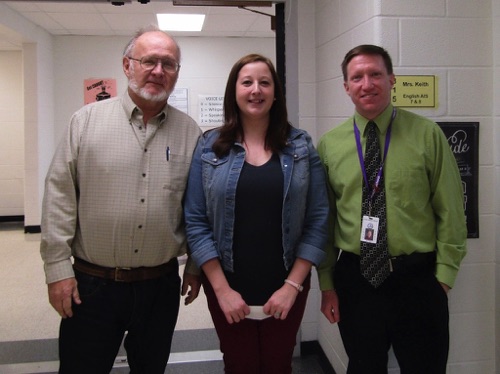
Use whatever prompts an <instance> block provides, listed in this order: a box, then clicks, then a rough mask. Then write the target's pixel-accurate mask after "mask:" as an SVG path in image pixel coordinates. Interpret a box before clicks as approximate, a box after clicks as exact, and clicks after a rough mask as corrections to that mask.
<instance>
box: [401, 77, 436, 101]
mask: <svg viewBox="0 0 500 374" xmlns="http://www.w3.org/2000/svg"><path fill="white" fill-rule="evenodd" d="M436 92H437V89H436V76H434V75H396V83H395V84H394V87H393V88H392V104H393V105H394V106H398V107H413V108H435V107H436Z"/></svg>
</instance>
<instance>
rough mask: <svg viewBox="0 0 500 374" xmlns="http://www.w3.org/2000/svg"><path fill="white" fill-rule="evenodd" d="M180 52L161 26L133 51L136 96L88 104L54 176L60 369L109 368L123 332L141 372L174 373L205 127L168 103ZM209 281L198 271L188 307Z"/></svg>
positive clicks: (50, 198)
mask: <svg viewBox="0 0 500 374" xmlns="http://www.w3.org/2000/svg"><path fill="white" fill-rule="evenodd" d="M179 62H180V49H179V46H178V45H177V43H176V42H175V41H174V40H173V39H172V37H170V36H169V35H168V34H166V33H164V32H163V31H160V30H159V29H158V28H156V27H153V26H150V27H147V28H144V29H142V30H140V31H138V32H137V34H136V35H135V36H134V37H133V38H132V39H131V40H130V42H129V43H128V44H127V46H126V48H125V50H124V55H123V71H124V72H125V75H126V76H127V78H128V82H129V84H128V89H127V91H126V92H125V93H124V94H123V95H122V96H121V97H118V98H112V99H107V100H104V101H99V102H96V103H93V104H90V105H87V106H85V107H83V108H82V109H80V110H78V111H77V112H76V113H75V114H74V115H73V116H72V118H71V123H70V125H69V127H68V129H67V131H66V133H65V136H64V137H63V139H62V142H61V144H60V145H59V146H58V148H57V150H56V153H55V155H54V158H53V160H52V164H51V166H50V169H49V172H48V174H47V177H46V182H45V195H44V201H43V211H42V242H41V254H42V258H43V260H44V267H45V274H46V282H47V284H48V291H49V301H50V303H51V305H52V306H53V307H54V309H55V310H56V311H57V312H58V313H59V314H60V316H61V317H62V319H61V328H60V336H59V355H60V370H59V372H60V373H71V374H75V373H86V374H88V373H109V372H110V371H111V369H112V367H113V363H114V360H115V358H116V354H117V352H118V349H119V347H120V345H121V342H122V339H123V337H124V335H125V333H126V332H127V336H126V338H125V342H124V346H125V349H126V351H127V358H128V363H129V365H130V368H131V372H136V373H148V374H153V373H164V371H165V367H166V365H167V361H168V358H169V354H170V346H171V340H172V335H173V331H174V328H175V324H176V321H177V315H178V312H179V303H180V289H181V281H180V278H179V272H178V262H177V257H178V256H180V255H183V254H184V253H186V238H185V232H184V224H183V214H182V205H181V202H182V198H183V194H184V189H185V185H186V180H187V176H188V171H189V165H190V162H191V157H192V153H193V150H194V148H195V146H196V143H197V140H198V137H199V135H200V134H201V131H200V129H199V127H198V126H197V124H196V122H195V121H194V120H193V119H192V118H190V117H189V116H187V115H186V114H184V113H182V112H180V111H179V110H177V109H175V108H173V107H171V106H170V105H168V104H167V100H168V98H169V95H170V94H171V92H172V90H173V89H174V87H175V84H176V82H177V78H178V76H179V68H180V64H179ZM199 288H200V283H199V279H198V276H197V269H196V268H195V267H194V266H191V264H190V262H189V261H188V264H187V266H186V270H185V273H184V279H183V284H182V291H181V293H182V294H183V295H185V294H187V297H186V299H185V303H186V304H189V303H191V302H192V301H193V300H194V299H195V298H196V297H197V295H198V292H199Z"/></svg>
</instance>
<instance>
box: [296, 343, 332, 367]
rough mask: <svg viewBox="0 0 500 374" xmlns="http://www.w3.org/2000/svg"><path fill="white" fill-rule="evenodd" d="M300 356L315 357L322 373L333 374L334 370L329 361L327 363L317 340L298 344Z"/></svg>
mask: <svg viewBox="0 0 500 374" xmlns="http://www.w3.org/2000/svg"><path fill="white" fill-rule="evenodd" d="M300 355H301V356H308V355H316V356H317V358H318V362H319V365H320V366H321V369H322V370H323V372H324V373H325V374H335V370H333V367H332V364H330V361H328V357H326V354H325V352H324V351H323V348H321V345H320V344H319V342H318V341H317V340H313V341H308V342H302V343H300Z"/></svg>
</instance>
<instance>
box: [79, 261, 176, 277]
mask: <svg viewBox="0 0 500 374" xmlns="http://www.w3.org/2000/svg"><path fill="white" fill-rule="evenodd" d="M73 268H74V269H75V270H77V271H80V272H82V273H84V274H87V275H91V276H93V277H98V278H104V279H111V280H114V281H117V282H138V281H145V280H150V279H156V278H161V277H163V276H165V275H167V274H170V273H171V272H174V271H179V270H178V269H179V267H178V262H177V258H173V259H172V260H170V261H169V262H167V263H165V264H161V265H158V266H153V267H146V266H141V267H137V268H127V267H116V268H108V267H104V266H99V265H95V264H91V263H90V262H87V261H84V260H82V259H80V258H77V257H75V263H74V264H73Z"/></svg>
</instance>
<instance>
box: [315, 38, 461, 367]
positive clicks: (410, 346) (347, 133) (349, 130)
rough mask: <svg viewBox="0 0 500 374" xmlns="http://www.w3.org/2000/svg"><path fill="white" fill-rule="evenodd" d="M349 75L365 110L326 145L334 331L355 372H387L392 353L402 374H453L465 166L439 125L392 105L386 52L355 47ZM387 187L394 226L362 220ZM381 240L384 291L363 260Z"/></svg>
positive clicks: (325, 284)
mask: <svg viewBox="0 0 500 374" xmlns="http://www.w3.org/2000/svg"><path fill="white" fill-rule="evenodd" d="M342 72H343V76H344V88H345V90H346V93H347V94H348V95H349V96H350V98H351V100H352V102H353V103H354V105H355V109H356V111H355V113H354V116H353V117H351V118H349V119H348V120H347V121H345V122H344V123H342V124H341V125H340V126H338V127H336V128H334V129H332V130H330V131H329V132H327V133H326V134H324V135H323V136H322V137H321V139H320V141H319V143H318V152H319V154H320V157H321V159H322V161H323V164H324V166H325V168H326V171H327V174H328V184H329V193H330V206H331V222H332V224H331V225H330V240H329V243H328V248H327V254H328V255H327V258H326V260H325V261H324V262H323V263H322V264H321V266H320V267H319V268H318V276H319V281H320V288H321V290H322V303H321V310H322V312H323V314H324V315H325V316H326V318H327V319H328V320H329V321H330V322H331V323H335V322H339V330H340V333H341V336H342V341H343V343H344V346H345V349H346V352H347V354H348V356H349V366H348V370H347V372H348V373H350V374H351V373H370V374H376V373H387V360H388V350H389V348H390V347H391V346H392V347H393V349H394V353H395V356H396V358H397V360H398V363H399V366H400V368H401V372H402V373H426V374H428V373H445V372H446V363H447V359H448V349H449V330H448V319H449V314H448V299H447V292H448V290H449V289H450V288H451V287H453V285H454V282H455V278H456V276H457V272H458V269H459V266H460V263H461V261H462V259H463V257H464V256H465V253H466V238H467V228H466V222H465V214H464V209H463V191H462V187H461V180H460V175H459V172H458V168H457V164H456V161H455V159H454V156H453V154H452V152H451V150H450V147H449V145H448V142H447V139H446V138H445V136H444V134H443V132H442V131H441V129H440V128H439V127H438V125H437V124H435V123H434V122H432V121H430V120H428V119H426V118H424V117H422V116H419V115H416V114H414V113H411V112H408V111H405V110H402V109H399V108H394V107H393V106H392V105H391V90H392V87H393V85H394V83H395V76H394V73H393V69H392V62H391V58H390V56H389V54H388V53H387V51H386V50H384V49H383V48H381V47H378V46H374V45H360V46H358V47H355V48H353V49H352V50H351V51H349V52H348V53H347V54H346V56H345V58H344V61H343V62H342ZM372 121H373V122H374V123H375V126H376V132H377V136H378V140H379V143H380V148H381V149H382V152H381V153H382V155H381V157H382V160H383V161H382V162H381V163H380V166H378V165H377V167H379V169H378V170H379V174H378V176H379V182H380V185H378V184H377V185H370V184H371V183H372V182H368V183H367V182H365V181H368V180H369V179H368V178H367V177H366V176H367V175H366V174H367V172H366V169H365V164H366V162H364V150H365V144H366V136H367V134H366V133H367V131H366V132H365V129H366V128H367V124H368V122H372ZM384 187H385V211H386V212H385V213H384V216H385V218H382V217H377V215H375V216H374V217H371V214H369V213H366V212H365V213H362V200H364V199H368V198H367V197H363V196H370V198H373V196H374V195H377V194H379V193H380V191H381V189H384ZM363 189H366V190H367V191H369V192H371V193H373V195H370V194H368V195H366V194H365V195H364V194H363ZM370 213H372V212H371V211H370ZM380 216H381V215H380ZM379 218H380V219H381V221H380V222H382V219H383V220H384V222H385V221H386V223H387V224H386V227H387V229H386V234H385V233H384V234H382V231H381V232H380V233H379V232H375V233H374V235H373V238H374V239H372V237H371V235H370V236H369V238H368V237H367V236H365V232H366V230H367V229H370V230H371V228H372V225H369V224H368V225H367V222H375V221H376V222H377V223H378V221H379ZM375 226H376V227H375V231H377V230H378V227H377V225H375ZM381 226H382V224H381ZM380 230H382V228H380ZM384 232H385V230H384ZM361 233H363V235H362V234H361ZM377 234H379V235H378V236H379V239H378V240H379V241H380V240H382V239H381V238H385V237H386V238H387V239H386V243H387V245H385V248H387V249H388V252H389V253H388V255H386V257H385V258H384V260H383V261H382V262H383V263H384V264H385V265H386V266H387V269H388V270H387V274H388V276H387V278H383V279H384V280H382V281H381V284H377V285H375V286H374V285H373V284H372V283H370V282H369V281H368V280H367V278H366V277H365V276H363V275H362V272H361V270H360V255H361V248H366V247H367V245H368V244H366V243H364V242H368V243H370V245H372V244H373V245H375V244H376V241H377V238H376V237H377ZM363 250H365V249H363ZM370 265H371V264H370V263H368V266H370ZM341 314H342V318H341Z"/></svg>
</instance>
